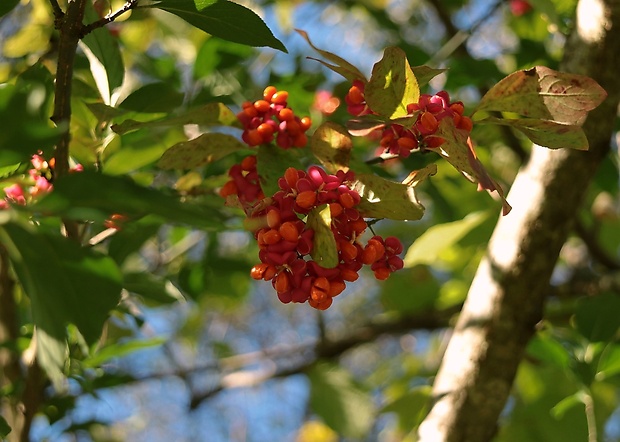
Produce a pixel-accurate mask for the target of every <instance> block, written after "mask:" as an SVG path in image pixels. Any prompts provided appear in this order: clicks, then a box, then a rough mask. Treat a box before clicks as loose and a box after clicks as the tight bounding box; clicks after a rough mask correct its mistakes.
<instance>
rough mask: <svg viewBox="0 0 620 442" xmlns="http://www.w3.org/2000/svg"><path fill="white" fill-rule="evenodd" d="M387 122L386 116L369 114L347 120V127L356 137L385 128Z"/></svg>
mask: <svg viewBox="0 0 620 442" xmlns="http://www.w3.org/2000/svg"><path fill="white" fill-rule="evenodd" d="M388 121H389V120H388ZM414 122H415V121H414ZM387 124H388V123H387V121H386V119H385V118H383V117H380V116H379V115H373V114H368V115H360V116H359V117H355V118H351V119H349V120H347V129H348V131H349V133H350V134H351V135H353V136H355V137H365V136H367V135H370V134H371V133H372V132H374V131H375V130H377V129H383V128H384V127H385V126H386V125H387ZM403 125H404V124H403Z"/></svg>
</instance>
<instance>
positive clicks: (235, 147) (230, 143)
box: [157, 133, 248, 170]
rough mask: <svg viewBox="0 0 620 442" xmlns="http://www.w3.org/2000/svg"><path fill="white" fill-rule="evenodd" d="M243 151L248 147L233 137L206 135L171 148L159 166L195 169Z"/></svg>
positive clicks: (163, 167)
mask: <svg viewBox="0 0 620 442" xmlns="http://www.w3.org/2000/svg"><path fill="white" fill-rule="evenodd" d="M243 150H248V145H247V144H245V143H242V142H241V141H239V140H238V139H237V138H235V137H233V136H231V135H226V134H220V133H206V134H202V135H200V136H199V137H197V138H194V139H193V140H189V141H182V142H180V143H177V144H175V145H174V146H172V147H170V148H169V149H168V150H166V151H165V152H164V154H163V155H162V157H161V158H160V160H159V161H158V162H157V165H158V166H159V167H160V168H161V169H165V170H166V169H194V168H196V167H202V166H204V165H205V164H208V163H212V162H213V161H217V160H219V159H220V158H223V157H225V156H226V155H230V154H232V153H234V152H238V151H243Z"/></svg>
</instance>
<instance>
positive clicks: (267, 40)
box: [144, 0, 287, 52]
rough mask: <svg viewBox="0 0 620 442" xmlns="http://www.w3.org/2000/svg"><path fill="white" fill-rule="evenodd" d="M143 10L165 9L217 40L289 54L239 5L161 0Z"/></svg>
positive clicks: (218, 0)
mask: <svg viewBox="0 0 620 442" xmlns="http://www.w3.org/2000/svg"><path fill="white" fill-rule="evenodd" d="M144 7H149V8H159V9H163V10H164V11H167V12H170V13H172V14H174V15H177V16H179V17H181V18H182V19H183V20H185V21H186V22H188V23H189V24H191V25H192V26H195V27H197V28H198V29H201V30H203V31H205V32H207V33H208V34H211V35H213V36H214V37H218V38H222V39H224V40H228V41H232V42H234V43H240V44H244V45H247V46H268V47H271V48H274V49H278V50H280V51H283V52H287V51H286V48H285V47H284V45H283V44H282V42H281V41H280V40H278V39H277V38H275V37H274V35H273V34H272V33H271V31H270V30H269V28H268V27H267V25H266V24H265V22H264V21H263V20H262V19H261V18H260V17H259V16H258V15H256V14H255V13H254V12H252V11H251V10H250V9H248V8H246V7H244V6H241V5H239V4H237V3H233V2H230V1H225V0H162V1H160V2H158V3H154V4H150V5H146V6H144Z"/></svg>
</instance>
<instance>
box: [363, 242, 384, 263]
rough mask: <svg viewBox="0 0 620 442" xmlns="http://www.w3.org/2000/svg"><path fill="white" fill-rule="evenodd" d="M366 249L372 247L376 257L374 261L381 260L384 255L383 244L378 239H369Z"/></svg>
mask: <svg viewBox="0 0 620 442" xmlns="http://www.w3.org/2000/svg"><path fill="white" fill-rule="evenodd" d="M366 247H372V248H374V249H375V255H376V257H377V258H376V259H375V261H377V260H378V259H381V258H383V256H384V255H385V247H384V246H383V243H382V242H381V241H379V240H378V239H375V238H370V239H369V240H368V244H367V245H366Z"/></svg>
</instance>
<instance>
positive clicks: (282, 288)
mask: <svg viewBox="0 0 620 442" xmlns="http://www.w3.org/2000/svg"><path fill="white" fill-rule="evenodd" d="M273 287H274V288H275V289H276V292H278V293H284V292H288V291H289V290H290V289H291V279H290V277H289V275H288V272H286V271H282V272H280V273H279V274H278V276H276V279H275V281H274V284H273Z"/></svg>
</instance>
